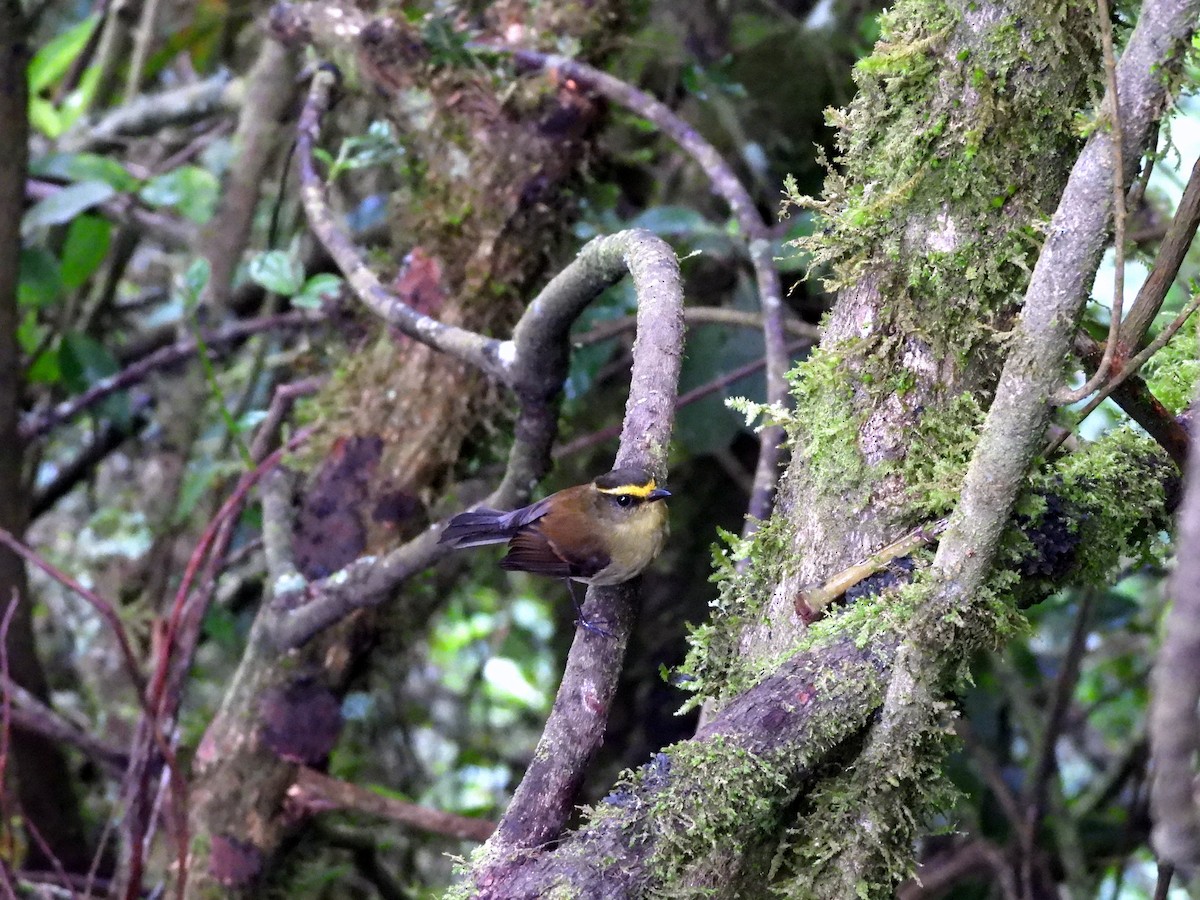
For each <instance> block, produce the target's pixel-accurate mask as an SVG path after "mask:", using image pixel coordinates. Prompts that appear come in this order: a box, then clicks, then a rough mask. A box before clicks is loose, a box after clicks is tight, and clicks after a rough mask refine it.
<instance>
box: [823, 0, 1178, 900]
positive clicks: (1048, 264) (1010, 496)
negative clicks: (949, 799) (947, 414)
mask: <svg viewBox="0 0 1200 900" xmlns="http://www.w3.org/2000/svg"><path fill="white" fill-rule="evenodd" d="M1197 6H1198V4H1197V3H1196V2H1194V0H1151V2H1148V3H1147V4H1145V5H1144V6H1143V7H1142V11H1141V15H1140V18H1139V21H1138V25H1137V28H1136V29H1135V30H1134V32H1133V35H1132V36H1131V38H1130V41H1129V44H1128V47H1127V48H1126V50H1125V53H1124V55H1123V56H1122V58H1121V62H1120V65H1119V67H1118V71H1117V77H1118V83H1119V85H1120V99H1121V113H1122V120H1123V124H1124V130H1123V135H1124V139H1125V141H1126V142H1127V145H1126V147H1125V148H1124V151H1125V152H1124V159H1125V160H1126V161H1127V164H1130V165H1132V164H1135V163H1136V161H1137V160H1138V159H1140V158H1141V155H1142V152H1143V151H1144V150H1145V146H1146V142H1147V140H1148V139H1149V136H1150V134H1151V132H1152V126H1153V122H1154V118H1155V116H1156V114H1157V112H1158V111H1159V110H1161V109H1162V107H1163V102H1164V100H1165V98H1166V79H1165V78H1164V71H1163V70H1164V67H1167V66H1168V65H1169V64H1170V63H1171V62H1172V61H1173V60H1175V59H1176V57H1177V53H1178V51H1179V50H1180V49H1181V47H1182V46H1183V45H1184V42H1185V41H1186V40H1187V39H1188V38H1189V37H1190V35H1191V33H1192V29H1193V28H1194V27H1195V24H1196V12H1197ZM1110 139H1111V136H1110V134H1109V133H1108V132H1099V131H1098V132H1096V133H1095V134H1093V136H1092V137H1091V139H1090V140H1089V141H1088V143H1087V145H1086V146H1085V147H1084V149H1083V152H1082V153H1081V154H1080V156H1079V159H1078V160H1077V162H1076V164H1075V166H1074V167H1073V169H1072V172H1071V176H1070V178H1069V180H1068V183H1067V187H1066V190H1065V191H1064V193H1063V196H1062V199H1061V201H1060V203H1059V206H1058V209H1057V211H1056V212H1055V214H1054V217H1053V219H1052V221H1051V224H1050V230H1049V236H1048V238H1047V241H1046V245H1045V246H1044V247H1043V249H1042V252H1041V255H1040V256H1039V258H1038V263H1037V265H1036V267H1035V269H1034V272H1033V276H1032V278H1031V281H1030V284H1029V288H1028V290H1027V292H1026V295H1025V304H1024V308H1023V314H1022V320H1021V324H1020V325H1019V326H1018V329H1017V333H1016V335H1015V337H1014V339H1013V342H1012V350H1011V352H1010V353H1009V355H1008V358H1007V359H1006V361H1005V364H1004V369H1003V371H1002V373H1001V376H1000V382H999V385H998V387H997V390H996V397H995V400H994V402H993V404H992V406H991V408H990V409H989V411H988V415H987V418H986V420H985V423H984V428H983V432H982V434H981V436H980V440H979V444H978V445H977V447H976V449H975V452H974V454H973V456H972V459H971V464H970V466H969V467H968V470H967V475H966V478H965V480H964V484H963V489H962V496H961V499H960V500H959V503H958V505H957V506H956V508H955V510H954V512H953V514H952V515H951V518H950V523H949V526H948V527H947V530H946V533H945V535H944V536H943V538H942V540H941V543H940V545H939V548H938V552H937V555H936V556H935V558H934V563H933V569H932V575H933V577H932V578H931V579H929V580H928V582H927V584H926V586H925V588H924V590H923V594H924V595H925V596H924V597H923V598H922V599H921V600H920V602H919V604H918V607H917V614H916V615H915V617H914V620H913V622H912V624H911V627H910V629H909V630H908V631H907V633H906V637H905V640H904V642H903V643H902V644H901V645H900V647H899V649H898V651H897V654H896V658H895V665H894V667H893V671H892V675H891V679H890V682H889V684H888V687H887V693H886V698H885V701H884V704H883V708H882V710H881V713H880V722H879V724H878V725H876V726H875V727H874V728H873V729H872V731H871V735H870V737H869V739H868V741H867V744H866V746H865V747H864V750H863V753H862V754H860V755H859V757H858V761H857V763H856V769H857V772H856V777H857V778H859V779H866V780H870V781H874V782H875V783H877V784H882V785H885V787H884V789H882V790H879V791H877V792H875V795H874V802H873V803H872V805H871V808H870V809H866V810H862V811H861V813H860V814H859V817H860V820H861V821H862V822H863V823H864V827H862V828H861V829H860V831H859V833H858V835H856V836H855V837H854V839H852V840H851V841H849V842H848V844H847V845H846V846H845V847H844V848H843V849H842V851H841V852H840V854H839V861H838V862H836V863H835V866H836V868H837V870H838V871H839V873H840V875H841V879H842V886H843V888H845V889H847V890H849V893H847V894H846V895H847V896H850V895H852V894H853V893H854V890H855V889H856V886H857V885H860V884H863V883H864V880H865V883H867V884H869V885H870V886H871V887H870V891H871V896H875V895H876V894H878V896H884V895H885V892H886V893H887V894H888V895H890V890H891V884H892V883H894V881H895V880H897V879H898V878H899V877H901V876H902V875H903V874H904V872H903V870H902V869H898V864H900V863H903V864H906V863H907V860H908V858H909V851H908V848H909V847H910V846H911V843H912V839H913V837H914V836H915V832H916V828H917V827H918V824H919V822H920V818H921V815H922V814H923V813H924V812H927V811H928V807H926V808H925V809H922V808H921V805H920V804H922V803H928V802H929V801H930V800H931V799H933V798H931V797H930V786H929V784H928V783H927V781H926V779H927V778H928V775H929V772H930V771H936V770H937V767H938V761H939V760H940V759H941V755H942V754H943V753H944V750H945V740H944V737H943V735H944V730H945V725H946V722H945V721H944V720H945V718H946V711H945V710H944V706H943V704H944V698H945V687H946V684H947V682H948V681H949V680H951V679H953V677H954V676H955V675H956V673H957V671H958V670H959V667H960V666H961V665H962V663H963V661H964V659H965V655H966V654H967V653H969V652H970V651H971V650H972V649H973V648H978V647H980V646H984V645H986V644H987V643H988V642H989V641H993V640H995V639H996V638H997V637H998V634H999V632H998V630H997V624H998V623H997V610H996V608H995V606H994V599H995V598H994V595H993V594H992V593H991V592H990V591H989V590H988V589H987V579H988V577H989V575H990V573H991V570H992V566H993V563H994V561H995V560H996V556H997V553H998V552H999V549H1000V539H1001V535H1002V534H1003V532H1004V529H1005V528H1006V526H1007V525H1008V522H1009V519H1010V516H1011V513H1012V510H1013V507H1014V504H1015V502H1016V500H1017V497H1018V496H1019V494H1020V492H1021V489H1022V486H1023V484H1024V482H1025V478H1026V476H1027V474H1028V472H1029V470H1030V467H1031V466H1032V464H1033V461H1034V459H1035V457H1036V455H1037V454H1038V452H1039V450H1040V449H1041V447H1042V445H1043V441H1044V432H1045V429H1046V425H1047V423H1048V421H1049V414H1050V398H1051V396H1052V394H1053V393H1054V391H1055V389H1056V388H1057V387H1058V386H1059V385H1060V384H1061V382H1062V378H1063V360H1064V358H1065V357H1066V354H1067V353H1068V351H1069V350H1070V347H1071V339H1072V336H1073V333H1074V330H1075V326H1076V323H1077V322H1078V319H1079V316H1080V314H1081V312H1082V310H1083V305H1084V302H1085V301H1086V299H1087V291H1088V286H1089V285H1090V284H1091V283H1092V279H1093V277H1094V275H1095V271H1096V268H1097V266H1098V264H1099V261H1100V256H1101V253H1102V251H1103V248H1104V244H1105V242H1106V241H1107V238H1108V231H1109V225H1110V221H1111V215H1112V206H1111V203H1112V194H1111V190H1110V184H1111V181H1112V170H1111V163H1110V160H1111V159H1112V154H1111V150H1110V148H1109V143H1110ZM1131 175H1132V172H1129V173H1125V177H1126V179H1128V178H1129V177H1130V176H1131ZM897 760H902V762H901V763H898V762H897ZM914 803H916V804H918V805H917V806H916V808H914Z"/></svg>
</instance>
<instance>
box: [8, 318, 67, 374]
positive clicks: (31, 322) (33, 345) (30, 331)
mask: <svg viewBox="0 0 1200 900" xmlns="http://www.w3.org/2000/svg"><path fill="white" fill-rule="evenodd" d="M44 334H45V328H44V327H43V326H42V325H41V324H40V323H39V322H38V315H37V310H33V309H29V310H26V311H25V314H24V315H23V316H21V324H20V325H18V326H17V342H18V343H19V344H20V345H21V350H22V351H23V352H24V353H26V354H30V353H33V352H35V351H36V350H37V349H38V347H40V346H41V345H42V339H43V336H44ZM54 366H55V372H57V371H58V362H57V353H56V354H55V363H54ZM54 380H55V381H57V380H58V376H57V375H55V376H54Z"/></svg>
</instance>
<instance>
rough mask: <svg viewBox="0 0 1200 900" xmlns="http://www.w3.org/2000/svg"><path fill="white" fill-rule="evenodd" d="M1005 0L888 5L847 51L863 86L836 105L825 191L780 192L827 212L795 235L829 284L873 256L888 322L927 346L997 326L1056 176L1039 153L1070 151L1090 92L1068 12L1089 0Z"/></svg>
mask: <svg viewBox="0 0 1200 900" xmlns="http://www.w3.org/2000/svg"><path fill="white" fill-rule="evenodd" d="M1011 9H1012V12H1011V14H1010V15H1009V16H1008V17H1007V18H1001V19H999V20H997V21H988V22H986V23H980V22H979V21H978V20H977V19H976V18H975V17H974V16H973V15H972V9H971V7H970V5H964V4H962V3H957V2H941V0H918V2H909V3H901V4H898V5H897V6H896V7H895V8H894V9H893V10H892V11H891V12H889V13H887V14H885V15H884V16H883V18H882V21H881V28H882V38H881V41H880V44H879V46H878V48H877V50H876V52H875V54H874V55H873V56H872V57H870V58H869V59H867V60H864V61H863V62H861V63H860V64H859V65H858V66H857V67H856V81H857V83H858V87H859V92H858V95H857V96H856V98H855V100H854V101H853V103H851V105H850V106H849V107H848V108H847V109H846V110H844V111H841V112H838V113H836V114H833V115H831V117H830V123H831V124H833V125H836V126H837V127H838V128H839V130H840V134H839V142H838V150H839V157H838V160H837V162H838V163H840V164H841V165H840V166H839V171H838V172H831V174H830V175H829V177H828V179H827V181H826V185H825V200H824V201H823V202H820V203H817V202H816V201H813V200H812V199H811V198H807V197H801V196H799V195H798V193H797V192H795V191H794V190H793V191H790V192H789V194H790V195H789V199H790V201H791V202H793V203H796V204H798V205H800V206H802V207H805V208H810V209H814V210H816V211H817V213H818V219H819V224H820V225H822V226H823V227H820V228H818V229H816V230H815V231H814V233H813V234H812V235H810V236H808V237H805V238H803V239H801V240H799V241H797V242H796V245H795V246H796V247H797V248H798V249H799V250H800V251H801V252H802V253H804V254H806V255H807V256H808V258H810V259H811V260H812V261H813V262H814V265H816V266H817V267H819V268H820V269H821V270H822V271H823V273H824V274H825V276H826V282H827V284H828V286H829V287H830V288H831V289H836V288H839V287H842V286H845V285H848V284H851V283H853V282H855V281H856V280H858V278H859V277H860V276H861V275H862V274H863V273H864V272H867V271H869V272H871V274H872V277H874V278H877V279H879V280H880V281H881V282H882V284H883V286H884V287H883V288H882V289H883V290H885V291H887V292H888V294H889V295H890V296H892V297H893V299H894V303H893V307H892V309H893V312H894V315H895V318H896V322H895V323H894V324H895V325H896V326H898V327H899V328H900V329H901V330H902V331H903V332H904V333H911V334H917V335H920V336H922V337H924V338H925V339H927V340H929V341H930V342H931V343H932V344H933V347H934V351H935V353H937V354H944V353H947V352H952V351H957V352H971V350H972V349H973V347H974V346H975V345H977V344H981V343H987V342H989V341H991V339H992V337H993V332H992V331H991V330H990V329H989V328H988V323H989V322H991V321H992V320H994V319H995V317H996V316H997V315H998V314H1001V313H1002V312H1004V311H1005V310H1008V309H1011V308H1012V307H1013V306H1014V305H1015V303H1016V302H1017V301H1018V300H1019V297H1020V295H1021V292H1022V290H1023V288H1024V285H1025V283H1026V281H1027V278H1028V271H1029V269H1030V267H1031V266H1032V262H1033V260H1034V259H1035V258H1036V253H1037V249H1038V247H1037V243H1038V242H1034V243H1031V242H1029V241H1028V239H1027V235H1026V234H1025V232H1026V229H1027V228H1028V227H1029V226H1030V225H1035V224H1037V223H1039V222H1041V221H1044V218H1045V216H1046V214H1047V212H1048V210H1049V209H1050V208H1051V206H1052V204H1053V202H1054V200H1055V199H1056V198H1057V196H1058V193H1059V191H1060V190H1061V186H1062V179H1063V176H1064V171H1063V168H1062V167H1061V166H1048V165H1046V160H1048V159H1064V158H1070V157H1071V156H1072V155H1073V154H1074V152H1075V151H1076V149H1077V148H1078V146H1079V142H1080V137H1079V134H1078V129H1077V127H1076V125H1075V122H1074V117H1075V115H1076V112H1077V110H1079V109H1080V108H1082V107H1084V106H1085V105H1086V104H1088V103H1089V100H1090V97H1091V94H1090V91H1091V89H1092V87H1093V83H1092V82H1089V81H1088V80H1087V77H1088V76H1085V75H1083V74H1082V73H1083V72H1087V71H1089V69H1088V67H1087V66H1082V65H1081V63H1080V61H1081V59H1088V58H1094V55H1095V48H1094V46H1092V45H1091V44H1085V43H1084V42H1086V41H1091V40H1092V36H1091V35H1089V34H1087V33H1083V34H1080V29H1078V28H1077V27H1075V23H1074V21H1073V17H1074V16H1077V15H1086V14H1087V13H1086V11H1084V10H1083V9H1082V8H1080V9H1078V10H1076V9H1075V8H1074V7H1073V6H1072V5H1071V4H1070V3H1067V2H1062V3H1059V4H1057V5H1054V6H1052V7H1050V8H1049V9H1047V8H1045V7H1043V6H1038V7H1037V8H1036V9H1034V8H1033V6H1032V5H1031V7H1030V9H1028V10H1023V9H1022V4H1021V3H1013V4H1011ZM1029 22H1037V23H1038V24H1037V35H1034V34H1032V32H1031V31H1030V26H1028V25H1027V23H1029ZM981 29H982V30H981ZM1030 72H1036V73H1038V74H1037V76H1036V77H1030V75H1029V73H1030ZM843 172H844V173H845V174H841V173H843ZM1015 185H1020V189H1019V191H1018V190H1015V189H1014V186H1015ZM947 214H949V216H950V218H949V219H947V218H946V216H947ZM919 222H923V223H924V227H914V225H915V223H919ZM962 223H970V227H969V232H968V231H966V229H964V228H963V227H962ZM955 226H957V228H956V227H955ZM939 230H940V231H941V234H940V235H939V236H938V238H937V239H936V240H935V241H928V240H927V239H926V238H925V235H926V234H927V233H929V232H930V231H932V232H934V233H936V232H938V231H939ZM930 244H936V246H930ZM884 261H887V263H888V264H887V265H881V264H882V263H883V262H884ZM968 266H969V267H970V269H971V272H970V274H968ZM931 270H932V271H931ZM889 285H895V286H896V287H898V288H899V291H898V292H893V291H892V290H890V289H889V288H888V286H889ZM951 311H956V312H957V314H956V315H951V317H950V318H949V319H944V318H943V316H942V315H941V314H940V313H941V312H951Z"/></svg>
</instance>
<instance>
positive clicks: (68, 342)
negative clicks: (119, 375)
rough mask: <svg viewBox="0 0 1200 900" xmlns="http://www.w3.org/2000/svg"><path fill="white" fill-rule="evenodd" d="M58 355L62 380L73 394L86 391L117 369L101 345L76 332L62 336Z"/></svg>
mask: <svg viewBox="0 0 1200 900" xmlns="http://www.w3.org/2000/svg"><path fill="white" fill-rule="evenodd" d="M58 355H59V365H60V366H61V367H62V373H63V380H64V381H65V382H66V385H67V387H68V388H69V389H70V390H72V391H75V392H81V391H85V390H87V389H88V388H90V387H91V386H92V385H93V384H95V383H96V382H97V381H100V380H101V379H103V378H107V377H108V376H109V375H112V374H114V373H115V372H116V371H117V370H118V368H119V366H118V365H117V361H116V359H115V358H114V357H113V355H112V354H111V353H109V352H108V349H107V348H106V347H105V346H104V345H103V344H101V343H100V342H99V341H97V340H96V339H95V338H93V337H90V336H89V335H86V334H83V333H81V332H78V331H68V332H67V333H66V334H64V335H63V339H62V344H61V345H60V347H59V354H58Z"/></svg>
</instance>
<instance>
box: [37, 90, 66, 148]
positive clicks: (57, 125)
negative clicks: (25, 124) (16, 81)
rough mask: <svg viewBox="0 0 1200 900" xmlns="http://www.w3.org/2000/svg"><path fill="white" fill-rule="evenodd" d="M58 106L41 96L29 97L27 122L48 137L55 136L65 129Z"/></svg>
mask: <svg viewBox="0 0 1200 900" xmlns="http://www.w3.org/2000/svg"><path fill="white" fill-rule="evenodd" d="M63 122H64V119H63V117H62V116H61V115H59V113H58V107H57V106H55V105H54V104H53V103H51V102H50V101H49V100H43V99H42V98H41V97H30V98H29V124H30V125H32V126H33V127H34V129H36V130H37V131H40V132H41V133H42V134H44V135H46V137H49V138H56V137H58V136H59V135H61V134H62V133H63V132H64V131H66V130H67V126H66V125H65V124H63Z"/></svg>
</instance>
